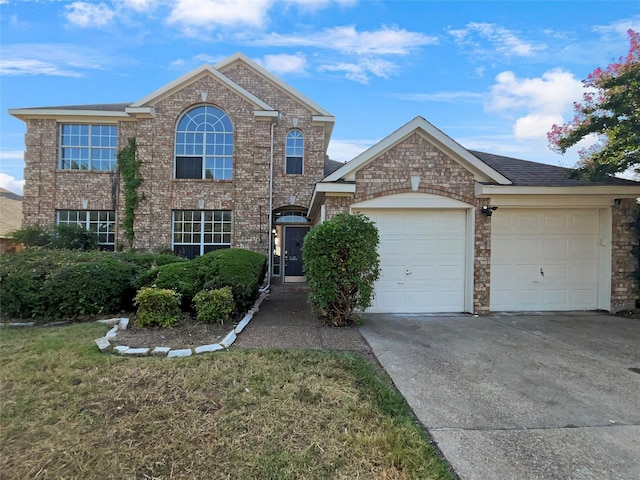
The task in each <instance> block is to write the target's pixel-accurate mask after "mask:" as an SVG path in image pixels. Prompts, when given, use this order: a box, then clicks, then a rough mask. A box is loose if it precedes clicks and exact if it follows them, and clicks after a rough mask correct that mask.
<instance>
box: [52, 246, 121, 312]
mask: <svg viewBox="0 0 640 480" xmlns="http://www.w3.org/2000/svg"><path fill="white" fill-rule="evenodd" d="M96 260H97V261H96V262H95V263H94V262H91V263H79V264H74V265H64V266H62V267H61V268H59V269H57V270H56V271H55V272H53V273H52V274H51V275H49V276H48V277H47V279H46V280H45V282H44V284H43V293H44V295H45V296H46V298H47V314H46V317H49V318H74V317H78V316H83V315H95V314H99V313H107V312H116V311H118V310H120V309H121V308H122V305H123V300H124V297H125V295H124V294H125V292H127V291H129V292H132V290H131V275H132V266H131V265H130V264H127V263H124V262H120V261H118V260H116V259H115V258H110V256H104V257H103V258H98V259H96Z"/></svg>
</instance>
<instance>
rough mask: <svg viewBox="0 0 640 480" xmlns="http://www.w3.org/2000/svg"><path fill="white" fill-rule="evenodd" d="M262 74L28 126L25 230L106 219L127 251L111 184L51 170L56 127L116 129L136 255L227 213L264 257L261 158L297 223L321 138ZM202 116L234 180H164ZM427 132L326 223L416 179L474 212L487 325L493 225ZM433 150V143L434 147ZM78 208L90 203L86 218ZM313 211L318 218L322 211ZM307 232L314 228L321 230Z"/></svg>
mask: <svg viewBox="0 0 640 480" xmlns="http://www.w3.org/2000/svg"><path fill="white" fill-rule="evenodd" d="M260 68H261V67H258V66H257V65H255V64H253V63H252V62H250V61H248V60H247V59H246V58H245V59H244V60H242V59H241V60H234V61H231V62H230V63H224V64H222V66H221V67H220V68H219V70H218V72H220V74H221V75H223V76H224V77H226V78H227V79H228V80H230V82H227V81H225V80H224V79H223V78H220V77H219V76H217V75H214V74H212V72H211V71H200V72H199V73H197V74H194V76H193V77H191V78H188V79H187V80H186V81H184V83H183V84H182V85H177V86H175V85H174V86H172V87H171V88H170V89H168V90H162V91H160V92H161V93H159V94H158V95H157V96H156V97H155V98H153V99H150V100H148V102H149V103H148V104H147V105H146V106H148V107H153V112H151V113H149V114H146V115H145V114H138V113H135V112H134V113H132V114H131V115H128V114H126V112H125V111H124V110H122V111H121V112H120V113H119V115H105V116H103V117H100V114H99V113H95V114H93V115H92V116H91V117H90V118H89V117H87V118H84V119H83V118H82V117H81V115H80V114H79V115H75V116H74V115H73V114H70V116H69V117H64V116H63V117H60V118H55V115H44V116H42V118H37V116H28V117H26V119H25V122H26V125H27V131H26V135H25V145H26V150H25V172H24V175H25V180H26V182H25V187H24V200H23V207H22V208H23V222H24V224H25V225H41V226H48V225H51V224H53V223H54V222H55V212H56V210H82V209H88V210H114V211H115V212H116V223H117V225H116V245H119V244H124V243H125V242H124V240H123V235H122V232H121V228H120V222H121V221H122V218H123V217H124V192H123V188H122V184H121V179H120V177H119V173H118V172H104V171H77V170H73V171H71V170H59V169H58V168H57V163H58V128H59V124H60V123H91V124H105V123H109V124H117V126H118V148H122V147H123V146H125V145H126V144H127V141H128V138H130V137H135V139H136V142H137V146H138V150H137V157H138V159H139V160H140V161H141V162H142V163H141V170H140V173H141V176H142V178H143V183H142V185H141V187H140V191H139V193H140V194H141V195H142V197H143V200H142V202H141V203H140V206H139V208H138V210H137V211H136V217H135V223H134V231H135V241H134V244H133V247H134V248H135V249H139V250H151V251H153V250H162V249H168V248H170V247H171V245H172V238H171V235H172V211H175V210H230V211H231V212H232V237H231V238H232V239H231V246H233V247H240V248H247V249H251V250H255V251H259V252H262V253H265V254H266V253H268V242H269V235H271V229H272V225H270V224H269V213H270V212H269V204H270V202H269V171H270V162H271V156H272V155H273V196H272V207H273V210H274V211H277V210H278V209H281V208H297V209H298V210H302V211H306V210H307V208H309V205H310V203H311V199H312V197H313V194H314V189H315V185H316V184H317V183H318V182H320V181H321V180H323V177H324V166H325V158H326V146H327V144H328V140H329V139H328V138H327V135H329V132H330V129H328V128H327V125H326V124H325V123H323V122H324V121H325V120H322V117H323V115H325V113H326V112H325V113H322V112H320V113H319V110H318V108H317V106H315V105H314V104H313V103H312V102H310V101H309V102H307V101H306V100H305V98H304V97H302V96H301V95H299V94H297V93H295V92H293V91H292V90H288V89H287V87H286V86H285V85H284V84H282V83H281V82H279V81H276V80H274V78H273V77H271V76H270V74H265V72H264V71H262V72H261V71H260ZM234 85H235V86H236V87H234ZM237 87H239V88H237ZM243 89H244V90H245V91H247V92H250V94H252V95H254V96H255V97H257V98H258V99H260V100H261V101H262V102H264V103H265V104H267V105H268V106H269V107H270V108H272V109H273V110H275V111H277V114H278V115H277V118H275V116H272V117H270V116H268V115H265V116H256V113H255V112H256V110H259V108H257V107H256V104H255V103H254V102H255V99H253V100H252V99H251V98H250V95H247V94H246V93H244V92H243ZM201 105H211V106H214V107H217V108H219V109H221V110H223V111H224V112H225V113H226V114H227V115H228V116H229V118H230V120H231V122H232V124H233V128H234V155H233V180H220V181H216V180H201V179H195V180H194V179H176V178H174V166H175V155H174V152H175V146H174V140H175V129H176V125H177V123H178V122H179V120H180V118H181V117H182V115H184V114H185V112H187V111H189V110H190V109H192V108H194V107H197V106H201ZM67 118H69V120H67ZM319 118H320V119H319ZM293 128H296V129H299V130H300V131H302V132H303V134H304V146H305V149H304V167H303V174H302V175H287V174H286V173H285V139H286V135H287V133H288V132H289V131H290V130H291V129H293ZM272 130H273V145H272ZM425 132H427V130H424V129H423V130H419V129H417V130H415V131H412V132H410V133H409V134H407V135H406V136H405V137H403V138H402V139H401V141H398V142H397V143H394V144H393V145H390V146H389V148H388V149H386V150H381V151H380V152H379V153H378V154H376V156H375V157H372V158H370V159H368V160H367V161H366V162H364V163H363V164H362V165H359V166H358V168H357V169H356V170H354V172H353V177H350V178H348V179H346V180H347V181H348V182H352V184H355V192H354V193H344V189H342V190H340V189H338V190H336V191H335V192H330V191H328V192H327V193H326V194H323V195H322V199H323V200H322V207H323V209H324V210H323V211H324V218H325V219H327V220H328V219H331V218H333V217H334V216H335V215H337V214H339V213H348V212H349V211H350V208H351V205H353V204H355V203H359V202H364V201H369V200H373V199H378V198H382V197H387V196H390V195H396V194H402V193H409V192H413V190H412V189H411V185H410V178H411V177H412V176H419V177H420V185H419V188H418V190H417V192H419V193H424V194H430V195H436V196H438V197H442V198H445V199H451V200H455V201H457V202H462V203H463V204H464V205H466V207H464V206H461V208H467V209H468V210H469V211H472V212H474V218H473V224H474V225H475V227H474V228H475V231H474V232H472V235H469V242H473V245H472V246H470V247H469V248H470V251H473V255H474V257H473V261H472V264H473V287H472V288H473V307H472V308H473V312H474V313H480V314H483V313H487V312H489V308H490V296H491V291H490V279H491V217H487V216H486V215H483V214H482V213H481V207H482V205H484V204H490V199H489V198H477V197H476V187H477V186H478V177H477V175H478V172H477V168H476V170H474V169H473V168H470V165H469V164H468V163H465V161H466V160H464V159H461V158H460V156H459V154H458V156H456V153H455V146H453V147H452V146H451V145H449V146H448V147H447V148H440V147H442V145H440V144H439V143H438V141H441V137H438V135H439V133H437V132H436V133H435V134H434V133H433V131H432V132H431V133H430V134H427V133H425ZM393 135H395V134H393ZM429 135H435V137H433V138H432V137H431V136H429ZM434 138H436V139H438V138H440V140H437V141H434ZM452 148H453V150H452ZM445 152H449V153H445ZM472 171H473V172H475V173H472ZM342 180H344V179H342ZM342 186H344V185H342ZM83 200H85V201H86V202H88V205H87V206H86V208H85V207H84V205H83ZM202 202H204V207H201V204H202ZM634 202H635V200H634V199H623V200H622V201H621V202H619V204H616V205H613V206H612V207H611V209H612V210H611V211H612V224H613V231H612V242H611V266H612V276H611V309H612V310H618V309H621V308H628V307H631V306H633V304H634V303H635V298H636V294H637V288H638V286H637V284H636V283H635V282H634V280H633V279H632V278H631V276H630V274H631V273H632V272H633V271H634V270H635V263H634V257H633V256H632V254H631V249H632V247H633V246H634V245H637V243H638V238H637V235H636V234H635V232H634V231H633V230H632V229H631V227H630V225H629V224H630V223H631V222H632V220H633V215H634V213H635V210H634V209H635V203H634ZM312 208H313V207H312ZM314 211H317V212H320V209H318V208H316V209H315V210H314ZM318 215H319V213H318ZM312 220H314V221H315V223H317V222H318V221H319V218H315V219H312Z"/></svg>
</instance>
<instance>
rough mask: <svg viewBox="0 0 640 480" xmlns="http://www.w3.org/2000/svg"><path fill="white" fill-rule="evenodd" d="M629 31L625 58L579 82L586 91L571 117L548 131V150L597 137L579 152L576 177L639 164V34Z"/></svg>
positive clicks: (596, 177)
mask: <svg viewBox="0 0 640 480" xmlns="http://www.w3.org/2000/svg"><path fill="white" fill-rule="evenodd" d="M627 33H628V35H629V41H630V47H629V53H628V54H627V56H626V57H624V58H623V57H621V58H620V59H619V61H618V62H615V63H612V64H611V65H609V66H608V67H607V68H606V69H604V70H603V69H601V68H597V69H595V70H594V71H593V72H592V73H591V74H590V75H589V76H588V77H587V79H586V80H584V81H583V84H584V86H585V88H586V89H587V91H586V93H585V94H584V95H583V101H582V102H581V103H578V102H576V103H575V104H574V113H575V116H574V118H573V120H572V121H571V122H570V123H568V124H565V125H553V127H552V129H551V131H550V132H549V133H548V134H547V137H548V139H549V144H550V146H551V148H552V149H554V150H556V151H558V152H560V153H565V152H566V151H567V149H568V148H569V147H572V146H573V145H575V144H576V143H578V142H579V141H580V140H582V139H583V138H585V137H587V136H588V135H592V134H593V135H596V136H597V137H598V142H597V143H596V144H594V145H593V146H592V147H590V148H587V149H583V150H580V152H579V153H580V162H579V164H578V166H577V168H576V169H575V176H576V177H580V178H588V179H591V180H599V179H602V178H606V177H607V176H610V175H613V174H615V173H618V172H623V171H625V170H627V169H628V168H633V167H635V168H636V169H637V168H638V165H640V33H638V32H634V31H633V30H628V32H627Z"/></svg>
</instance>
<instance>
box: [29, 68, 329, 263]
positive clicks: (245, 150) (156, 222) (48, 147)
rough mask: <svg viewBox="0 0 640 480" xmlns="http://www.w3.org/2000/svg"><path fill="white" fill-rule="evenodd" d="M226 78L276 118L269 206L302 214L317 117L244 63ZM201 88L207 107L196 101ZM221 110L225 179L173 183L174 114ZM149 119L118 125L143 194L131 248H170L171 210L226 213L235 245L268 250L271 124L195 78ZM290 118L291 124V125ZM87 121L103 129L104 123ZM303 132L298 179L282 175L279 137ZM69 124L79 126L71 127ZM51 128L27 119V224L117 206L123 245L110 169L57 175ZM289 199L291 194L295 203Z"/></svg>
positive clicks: (320, 132)
mask: <svg viewBox="0 0 640 480" xmlns="http://www.w3.org/2000/svg"><path fill="white" fill-rule="evenodd" d="M226 74H228V76H229V78H231V79H232V80H234V81H236V82H237V83H238V84H240V85H241V86H242V87H243V88H245V89H247V90H249V91H250V92H251V93H253V94H254V95H256V96H257V97H258V98H261V99H263V100H264V101H265V102H266V103H268V104H269V105H270V106H272V107H273V108H275V109H276V110H278V111H279V112H280V118H279V120H278V122H277V125H276V126H275V128H274V156H273V159H274V168H273V172H274V186H273V191H274V200H273V208H274V209H277V208H280V207H288V206H290V205H291V204H292V200H294V202H293V204H294V205H295V206H298V207H299V208H300V209H302V210H306V208H307V207H308V205H309V202H310V200H311V195H312V193H313V188H314V185H315V183H316V182H318V181H320V180H321V179H322V178H323V168H324V158H325V153H326V152H325V148H324V145H325V136H324V135H325V131H324V127H323V126H321V125H314V124H312V116H313V114H314V112H312V111H311V110H309V109H308V108H307V107H305V106H304V105H302V104H301V103H300V102H298V101H296V100H295V99H293V98H292V97H291V96H290V95H288V94H287V93H286V92H285V91H284V90H282V89H280V88H279V87H277V86H275V85H272V84H271V83H269V82H267V81H265V79H264V78H263V77H261V76H260V75H258V74H257V73H256V72H255V71H253V70H252V69H250V68H248V67H246V66H245V65H244V64H236V65H234V66H233V68H230V69H229V71H228V72H226ZM203 92H205V95H206V102H203ZM204 104H206V105H213V106H215V107H217V108H220V109H222V110H223V111H224V112H225V113H226V114H227V115H228V116H229V118H230V119H231V121H232V124H233V128H234V141H235V145H234V159H233V161H234V172H233V180H231V181H214V180H193V179H175V178H173V176H174V174H173V172H174V139H175V127H176V125H177V122H178V121H179V119H180V118H181V116H182V115H183V114H184V113H185V112H186V111H188V110H189V109H191V108H194V107H196V106H199V105H204ZM154 106H155V115H154V117H153V118H138V119H135V118H132V119H131V120H127V121H120V122H119V123H118V132H119V138H118V149H120V148H122V146H124V145H126V144H127V139H128V138H129V137H135V138H136V143H137V148H138V150H137V157H138V160H140V161H141V162H142V164H141V169H140V174H141V176H142V178H143V183H142V185H141V187H140V189H139V193H140V194H141V195H142V196H143V200H142V202H141V203H140V206H139V208H138V210H137V211H136V217H135V222H134V231H135V240H134V244H133V247H134V248H135V249H139V250H159V249H165V248H170V246H171V240H172V239H171V227H172V225H171V223H172V218H171V212H172V210H200V207H199V201H200V200H204V202H205V207H204V209H205V210H218V209H223V210H231V211H232V241H231V244H232V246H233V247H240V248H248V249H251V250H255V251H259V252H262V253H265V254H266V253H267V249H268V236H269V235H270V231H271V228H270V225H269V162H270V153H271V124H270V122H269V121H264V120H258V119H256V118H255V117H254V110H255V107H254V105H253V104H252V103H250V102H249V101H247V100H245V99H244V98H243V97H241V96H239V95H238V93H237V92H235V91H234V90H233V89H231V88H230V87H229V86H227V85H226V84H224V83H223V82H221V81H220V80H218V79H217V78H215V77H213V76H211V75H208V74H207V75H202V76H200V77H199V78H196V79H194V81H193V82H192V83H190V84H188V85H185V86H184V88H181V89H179V90H177V91H175V92H170V94H168V95H166V96H164V97H163V98H161V99H160V100H159V101H157V103H156V104H155V105H154ZM294 119H295V120H294ZM106 120H107V121H105V122H102V121H98V122H96V121H92V122H87V123H93V124H96V123H110V122H109V121H108V118H107V119H106ZM294 122H295V124H296V125H297V127H296V128H297V129H299V130H300V131H302V132H303V134H304V142H305V143H304V145H305V151H304V170H303V174H302V175H286V174H285V171H284V166H285V158H284V156H285V137H286V134H287V132H288V131H289V130H290V129H292V128H294ZM69 123H78V122H75V121H72V122H69ZM57 129H58V124H57V122H56V121H55V120H28V121H27V133H26V136H25V143H26V146H27V149H26V152H25V163H26V168H25V180H26V184H25V189H24V203H23V214H24V219H25V224H39V225H42V226H46V225H51V224H53V223H54V222H55V211H56V210H58V209H65V210H66V209H73V210H81V209H82V199H87V200H89V206H88V209H89V210H116V212H117V217H116V218H117V224H118V225H117V227H116V244H120V243H124V241H123V237H122V232H121V228H120V226H119V224H120V222H121V219H122V218H123V215H124V194H123V191H122V185H121V184H120V179H119V176H118V174H117V173H116V172H100V171H90V172H88V171H69V170H58V169H57V161H58V145H57V143H58V135H57ZM293 197H295V198H293Z"/></svg>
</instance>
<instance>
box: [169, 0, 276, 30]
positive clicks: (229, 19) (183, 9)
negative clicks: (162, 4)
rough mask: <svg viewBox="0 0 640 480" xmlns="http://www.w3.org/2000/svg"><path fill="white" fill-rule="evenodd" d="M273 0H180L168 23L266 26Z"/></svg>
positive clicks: (200, 25)
mask: <svg viewBox="0 0 640 480" xmlns="http://www.w3.org/2000/svg"><path fill="white" fill-rule="evenodd" d="M272 4H273V0H252V1H251V2H250V3H248V2H246V1H245V0H176V2H175V5H174V6H173V9H172V10H171V13H170V15H169V18H168V19H167V21H168V22H169V23H177V24H181V25H183V26H184V27H187V28H189V27H205V28H207V29H209V30H212V29H214V28H215V27H220V26H222V27H236V26H240V25H242V26H249V27H262V26H263V25H264V24H265V23H266V22H267V19H268V15H267V13H268V10H269V8H270V7H271V5H272Z"/></svg>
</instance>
